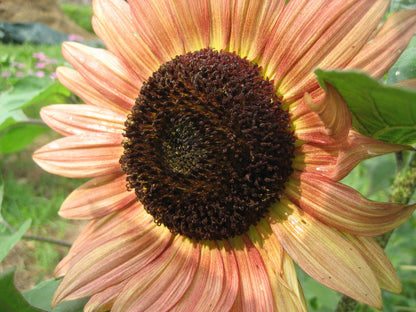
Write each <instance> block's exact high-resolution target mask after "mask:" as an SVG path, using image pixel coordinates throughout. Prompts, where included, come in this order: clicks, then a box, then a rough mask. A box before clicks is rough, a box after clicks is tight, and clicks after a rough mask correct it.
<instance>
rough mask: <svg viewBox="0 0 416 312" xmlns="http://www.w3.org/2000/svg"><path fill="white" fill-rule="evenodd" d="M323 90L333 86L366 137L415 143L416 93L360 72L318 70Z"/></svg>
mask: <svg viewBox="0 0 416 312" xmlns="http://www.w3.org/2000/svg"><path fill="white" fill-rule="evenodd" d="M315 73H316V75H317V76H318V80H319V82H320V84H321V86H322V87H325V83H329V84H331V85H333V86H334V87H335V88H336V89H337V90H338V91H339V92H340V94H341V95H342V97H343V98H344V99H345V101H346V102H347V104H348V107H349V108H350V110H351V113H352V115H353V127H354V128H355V129H357V131H359V132H361V133H362V134H364V135H367V136H371V137H374V138H376V139H379V140H382V141H386V142H390V143H398V144H413V143H415V142H416V91H414V90H410V89H407V88H401V87H396V86H388V85H384V84H383V83H381V82H379V81H377V80H375V79H373V78H371V77H369V76H367V75H366V74H364V73H361V72H357V71H337V70H329V71H324V70H321V69H317V70H316V71H315Z"/></svg>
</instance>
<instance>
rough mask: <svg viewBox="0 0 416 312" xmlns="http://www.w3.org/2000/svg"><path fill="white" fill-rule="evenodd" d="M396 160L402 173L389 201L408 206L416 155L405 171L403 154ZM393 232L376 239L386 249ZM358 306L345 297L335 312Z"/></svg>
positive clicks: (348, 311)
mask: <svg viewBox="0 0 416 312" xmlns="http://www.w3.org/2000/svg"><path fill="white" fill-rule="evenodd" d="M396 160H397V161H398V163H397V165H398V168H400V169H401V171H400V172H399V173H398V174H397V175H396V177H395V179H394V182H393V185H392V187H391V194H390V196H389V201H390V202H392V203H399V204H405V205H406V204H407V203H409V201H410V198H411V197H412V195H413V193H414V192H415V189H416V153H414V152H413V153H412V155H411V158H410V161H409V164H408V166H407V167H406V168H405V169H402V168H403V158H402V154H400V155H398V154H397V153H396ZM392 234H393V231H391V232H388V233H385V234H383V235H381V236H378V237H376V238H375V239H376V240H377V242H378V243H379V244H380V246H381V247H382V248H383V249H384V248H386V246H387V243H388V242H389V239H390V237H391V235H392ZM357 306H358V302H357V301H355V300H353V299H351V298H349V297H348V296H345V295H343V296H342V297H341V299H340V300H339V301H338V305H337V307H336V309H335V312H352V311H354V310H355V309H356V307H357Z"/></svg>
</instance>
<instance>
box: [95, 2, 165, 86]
mask: <svg viewBox="0 0 416 312" xmlns="http://www.w3.org/2000/svg"><path fill="white" fill-rule="evenodd" d="M93 10H94V16H93V19H92V25H93V27H94V31H95V33H96V34H97V35H98V36H99V37H100V38H101V40H103V42H104V43H105V45H106V47H107V48H108V50H109V51H110V52H112V53H114V54H115V55H117V56H118V57H120V58H121V59H123V60H125V62H126V63H127V64H128V66H129V67H131V68H132V69H133V70H134V72H135V73H136V74H137V76H138V77H139V78H140V79H141V80H142V81H144V80H146V79H147V78H148V77H149V76H151V75H152V73H153V72H154V71H156V70H157V69H158V68H159V66H160V65H161V64H162V63H163V62H162V61H161V60H159V59H158V58H157V57H156V55H154V54H153V53H152V51H151V50H150V49H149V47H148V46H147V45H146V44H145V43H144V41H143V39H142V38H141V37H139V36H137V35H136V30H135V27H134V25H133V22H132V19H131V12H130V7H129V5H128V3H127V2H126V1H124V0H109V1H107V0H97V1H93Z"/></svg>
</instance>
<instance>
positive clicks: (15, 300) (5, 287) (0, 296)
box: [0, 268, 43, 312]
mask: <svg viewBox="0 0 416 312" xmlns="http://www.w3.org/2000/svg"><path fill="white" fill-rule="evenodd" d="M14 271H15V268H10V269H8V270H6V271H4V272H3V273H1V274H0V290H1V291H0V311H2V312H39V311H43V310H39V309H36V308H34V307H32V306H30V305H29V304H28V303H27V301H26V300H25V299H24V298H23V296H22V295H21V294H20V292H19V291H18V290H17V289H16V287H15V286H14V284H13V280H14Z"/></svg>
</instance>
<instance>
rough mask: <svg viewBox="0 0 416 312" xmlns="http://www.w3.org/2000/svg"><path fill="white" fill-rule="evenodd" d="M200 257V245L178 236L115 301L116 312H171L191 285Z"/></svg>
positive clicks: (138, 272) (138, 273)
mask: <svg viewBox="0 0 416 312" xmlns="http://www.w3.org/2000/svg"><path fill="white" fill-rule="evenodd" d="M199 258H200V245H199V244H198V243H193V242H191V241H190V240H189V239H187V238H185V237H183V236H176V237H175V238H174V240H173V242H172V244H171V245H170V246H169V247H168V248H167V249H166V250H165V251H164V252H163V253H162V254H161V255H160V256H159V257H158V258H156V259H155V260H154V261H153V262H151V263H149V264H147V265H146V266H143V267H142V269H141V270H139V271H137V274H136V275H134V276H133V277H132V278H131V279H130V281H129V282H128V283H127V284H126V286H125V287H124V289H123V291H122V292H121V293H120V295H119V296H118V298H117V299H116V301H115V302H114V305H113V311H114V312H140V311H149V312H150V311H155V312H164V311H169V310H170V309H171V308H172V307H173V306H175V304H176V303H177V302H178V301H179V300H180V299H181V297H182V296H183V295H184V294H185V292H186V291H187V290H188V288H189V286H190V285H191V283H192V281H193V279H194V276H195V273H196V270H197V267H198V265H199Z"/></svg>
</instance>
